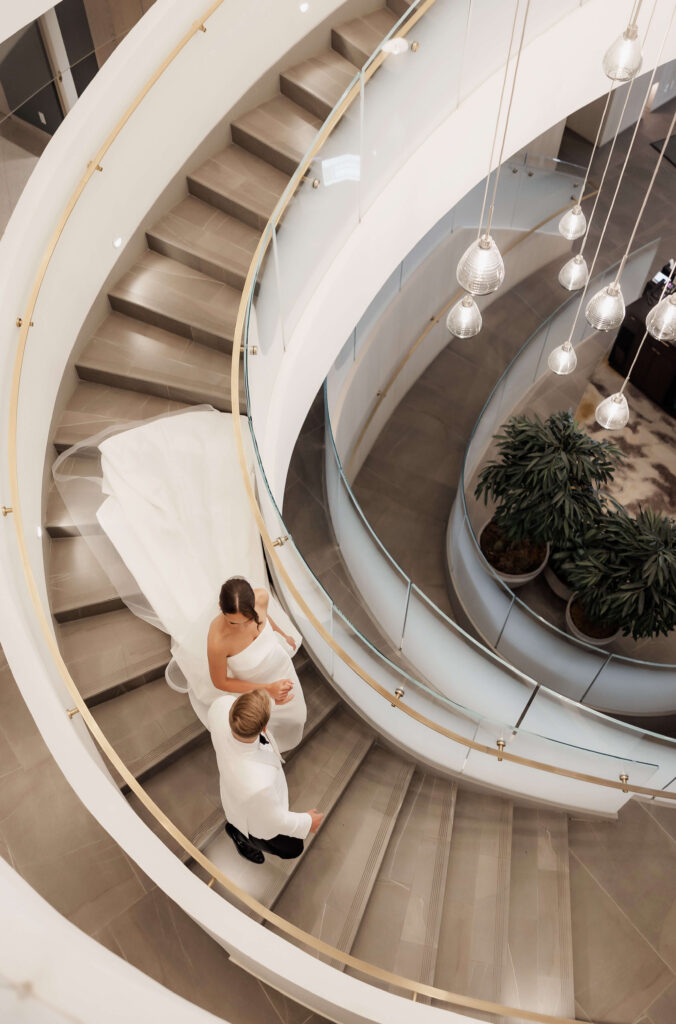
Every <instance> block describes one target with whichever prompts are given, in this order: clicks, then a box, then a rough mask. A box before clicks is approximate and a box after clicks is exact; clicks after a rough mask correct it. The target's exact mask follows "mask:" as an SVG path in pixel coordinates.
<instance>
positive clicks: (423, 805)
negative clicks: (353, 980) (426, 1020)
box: [347, 771, 456, 1001]
mask: <svg viewBox="0 0 676 1024" xmlns="http://www.w3.org/2000/svg"><path fill="white" fill-rule="evenodd" d="M455 800H456V786H455V784H454V783H452V782H450V781H448V780H446V779H440V778H436V777H435V776H433V775H427V774H424V773H423V772H421V771H416V772H415V774H414V776H413V779H412V780H411V785H410V786H409V789H408V792H407V794H406V798H405V800H404V803H403V804H402V808H401V811H400V813H399V816H398V818H397V821H396V824H395V826H394V831H393V832H392V837H391V839H390V842H389V845H388V847H387V851H386V853H385V857H384V859H383V862H382V864H381V867H380V871H379V872H378V876H377V878H376V882H375V885H374V887H373V892H372V893H371V898H370V899H369V901H368V904H367V905H366V910H365V912H364V916H363V918H362V920H361V923H360V925H359V930H358V931H357V936H356V939H355V941H354V945H353V946H352V950H351V952H352V953H353V955H354V956H357V957H359V958H360V959H361V960H366V961H368V962H369V963H372V964H376V965H377V966H378V967H383V968H384V969H385V970H388V971H392V972H394V973H395V974H400V975H403V977H405V978H413V979H414V980H415V981H420V982H423V983H424V984H426V985H433V984H434V971H435V966H436V959H437V947H438V943H439V932H440V929H441V914H442V909H443V905H444V901H443V895H444V892H445V889H446V876H447V873H448V863H449V854H450V846H451V834H452V828H453V814H454V811H455ZM347 972H348V974H353V973H354V974H355V976H357V977H359V976H360V975H359V974H358V973H357V972H353V971H352V969H351V968H348V969H347ZM370 980H371V984H374V985H379V986H380V987H382V988H387V987H388V986H387V985H386V984H385V983H384V982H378V981H377V980H374V979H370ZM392 991H394V992H399V991H400V990H399V989H396V988H393V989H392ZM419 1000H420V1001H423V1000H422V999H421V997H419Z"/></svg>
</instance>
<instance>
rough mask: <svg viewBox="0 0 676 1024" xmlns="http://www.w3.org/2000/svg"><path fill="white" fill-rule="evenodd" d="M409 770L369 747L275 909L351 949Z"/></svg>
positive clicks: (388, 754)
mask: <svg viewBox="0 0 676 1024" xmlns="http://www.w3.org/2000/svg"><path fill="white" fill-rule="evenodd" d="M412 774H413V765H412V764H408V763H406V762H405V761H402V759H401V757H400V756H399V755H396V754H393V753H392V752H390V751H389V750H385V749H384V748H381V747H374V748H372V749H371V750H370V751H369V753H368V754H367V756H366V757H365V758H364V761H363V762H362V764H361V765H360V767H359V771H358V772H356V774H355V775H354V777H353V778H352V781H351V782H350V785H349V786H348V787H347V789H346V790H345V792H344V793H343V796H342V797H341V799H340V800H339V802H338V804H337V805H336V807H335V808H334V810H333V812H332V813H331V815H330V816H329V817H327V819H326V821H325V822H324V824H323V825H322V827H321V828H320V830H319V832H318V833H317V835H316V837H315V839H314V841H313V843H312V844H311V846H310V849H309V850H308V853H307V854H306V856H305V857H304V858H303V861H302V865H301V867H300V870H298V871H296V872H295V873H294V874H293V875H292V877H291V879H290V881H289V882H288V884H287V885H286V887H285V888H284V891H283V892H282V895H281V897H280V898H279V899H278V900H277V901H276V902H275V904H274V907H275V912H276V913H278V914H280V915H281V916H282V917H285V918H286V919H287V920H288V921H291V922H293V923H294V924H296V925H298V926H299V927H300V928H303V929H304V930H305V931H308V932H310V933H311V934H312V935H316V936H317V937H318V938H321V939H323V940H324V941H326V942H329V943H331V944H332V945H334V946H337V947H338V948H339V949H341V950H344V951H349V950H350V949H351V947H352V943H353V941H354V938H355V935H356V934H357V930H358V928H359V924H360V922H361V920H362V917H363V915H364V910H365V908H366V904H367V903H368V900H369V897H370V895H371V891H372V889H373V886H374V884H375V880H376V877H377V875H378V871H379V869H380V865H381V863H382V860H383V857H384V856H385V852H386V850H387V846H388V842H389V840H390V836H391V834H392V830H393V829H394V826H395V823H396V820H397V816H398V814H399V812H400V809H401V806H402V803H403V800H404V797H405V796H406V791H407V789H408V786H409V783H410V781H411V776H412ZM304 802H305V803H307V800H305V801H304ZM320 809H321V808H320Z"/></svg>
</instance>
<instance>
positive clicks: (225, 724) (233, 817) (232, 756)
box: [208, 689, 323, 864]
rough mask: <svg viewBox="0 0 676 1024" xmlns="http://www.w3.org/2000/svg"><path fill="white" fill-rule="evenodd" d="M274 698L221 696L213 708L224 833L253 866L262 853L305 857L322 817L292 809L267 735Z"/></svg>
mask: <svg viewBox="0 0 676 1024" xmlns="http://www.w3.org/2000/svg"><path fill="white" fill-rule="evenodd" d="M270 710H271V704H270V697H269V695H268V693H267V691H266V690H262V689H261V690H250V691H249V692H248V693H243V694H241V695H240V696H239V697H238V698H237V700H236V701H235V702H234V703H232V702H231V700H230V699H229V698H228V697H219V698H218V699H217V700H215V701H214V703H213V704H212V705H211V707H210V709H209V723H208V724H209V729H210V731H211V739H212V741H213V744H214V748H215V750H216V759H217V761H218V773H219V776H220V786H221V801H222V803H223V809H224V811H225V816H226V818H227V824H226V826H225V831H226V832H227V834H228V835H229V836H230V838H231V839H232V841H233V843H234V844H235V847H236V849H237V852H238V853H239V854H240V856H242V857H246V859H247V860H250V861H253V863H254V864H262V863H263V861H264V860H265V857H264V856H263V852H264V851H265V853H272V854H274V855H275V856H276V857H282V858H283V859H284V860H289V859H291V858H293V857H299V856H300V855H301V853H302V852H303V840H304V839H305V837H306V836H307V835H308V833H309V832H316V831H317V829H318V828H319V826H320V825H321V823H322V818H323V815H322V814H320V813H319V811H316V810H311V811H305V812H300V813H299V812H296V811H290V810H289V791H288V789H287V785H286V779H285V777H284V771H283V769H282V759H281V757H280V754H279V751H278V749H277V744H276V743H275V740H274V736H273V735H272V733H271V732H269V731H268V730H267V728H266V727H267V724H268V721H269V719H270Z"/></svg>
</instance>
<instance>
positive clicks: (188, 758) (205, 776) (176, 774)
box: [127, 740, 224, 861]
mask: <svg viewBox="0 0 676 1024" xmlns="http://www.w3.org/2000/svg"><path fill="white" fill-rule="evenodd" d="M143 788H144V789H145V791H146V792H147V793H148V795H149V796H150V798H151V800H153V801H154V802H155V803H156V804H157V805H158V807H159V808H160V810H162V811H163V812H164V813H165V814H166V815H167V817H168V818H169V819H170V821H171V822H173V824H174V825H175V826H176V828H177V829H178V830H179V831H180V832H182V833H183V834H184V835H185V836H187V837H188V839H190V840H191V842H193V843H194V844H195V845H196V846H198V847H202V846H203V845H204V843H203V836H204V835H205V834H206V835H207V836H210V835H211V834H212V830H217V829H220V828H222V827H223V821H224V815H223V807H222V804H221V795H220V789H219V782H218V765H217V764H216V754H215V752H214V748H213V746H212V745H211V742H210V740H206V741H205V742H204V743H202V744H200V745H199V746H195V747H193V748H192V749H190V750H188V751H186V752H185V753H184V754H183V756H182V757H179V758H178V759H177V760H176V761H172V762H170V763H169V764H167V765H165V766H164V767H163V768H162V770H161V771H158V772H155V774H154V775H151V776H150V778H148V779H147V780H146V781H145V782H144V784H143ZM127 800H128V802H129V804H130V805H131V806H132V807H133V808H134V810H135V811H136V813H137V814H138V815H139V817H140V818H142V820H143V821H144V822H145V823H146V825H147V826H148V827H149V828H150V829H151V831H153V832H154V833H155V834H156V835H157V836H159V837H160V838H161V839H162V841H163V842H165V843H166V845H167V846H168V847H169V849H170V850H172V851H173V852H174V853H175V854H176V855H177V856H179V857H180V858H181V860H183V861H185V860H188V854H186V853H185V851H184V850H183V847H182V846H180V845H179V843H177V842H176V840H175V839H172V838H171V836H169V834H168V833H167V831H166V830H165V829H164V828H163V827H162V826H161V825H160V824H159V823H158V822H157V820H156V819H155V818H154V817H153V815H151V814H150V812H149V811H147V810H146V808H145V807H144V805H143V804H142V803H141V801H140V800H139V798H138V797H137V796H136V795H135V794H134V793H129V794H128V795H127Z"/></svg>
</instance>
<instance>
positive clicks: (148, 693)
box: [92, 678, 207, 781]
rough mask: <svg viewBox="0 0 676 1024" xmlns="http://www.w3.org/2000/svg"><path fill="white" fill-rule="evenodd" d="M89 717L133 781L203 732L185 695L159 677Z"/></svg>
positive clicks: (123, 694)
mask: <svg viewBox="0 0 676 1024" xmlns="http://www.w3.org/2000/svg"><path fill="white" fill-rule="evenodd" d="M92 714H93V716H94V718H95V719H96V721H97V723H98V724H99V726H100V727H101V730H102V732H103V734H104V736H105V737H106V738H107V739H108V740H110V743H111V744H112V746H113V747H114V749H115V750H116V751H117V753H118V754H119V756H120V758H121V759H122V761H124V763H125V764H126V765H127V767H128V768H129V770H130V771H131V772H132V773H133V774H134V776H135V777H136V778H140V777H141V776H143V775H144V774H146V773H147V772H149V771H151V770H152V769H153V768H155V767H156V766H157V765H158V764H161V763H162V762H163V761H165V760H166V759H167V758H168V757H170V756H172V755H175V754H176V753H177V752H178V751H179V750H181V749H182V748H183V747H184V746H185V745H186V744H187V743H193V742H194V741H195V740H196V739H198V738H199V737H201V736H205V735H206V733H207V730H206V728H205V726H204V725H202V723H201V722H200V720H199V719H198V718H197V716H196V715H195V712H194V711H193V709H192V705H191V704H190V701H189V699H188V696H187V694H185V693H178V692H177V691H176V690H174V689H172V688H171V687H170V686H169V685H168V684H167V683H166V681H165V680H164V679H163V678H160V679H154V680H152V681H151V682H149V683H146V685H145V686H140V687H138V688H137V689H134V690H129V691H127V692H126V693H122V694H120V695H119V696H116V697H114V698H113V699H111V700H108V701H106V702H105V703H103V704H97V705H96V707H94V708H93V709H92ZM119 781H121V780H119Z"/></svg>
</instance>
